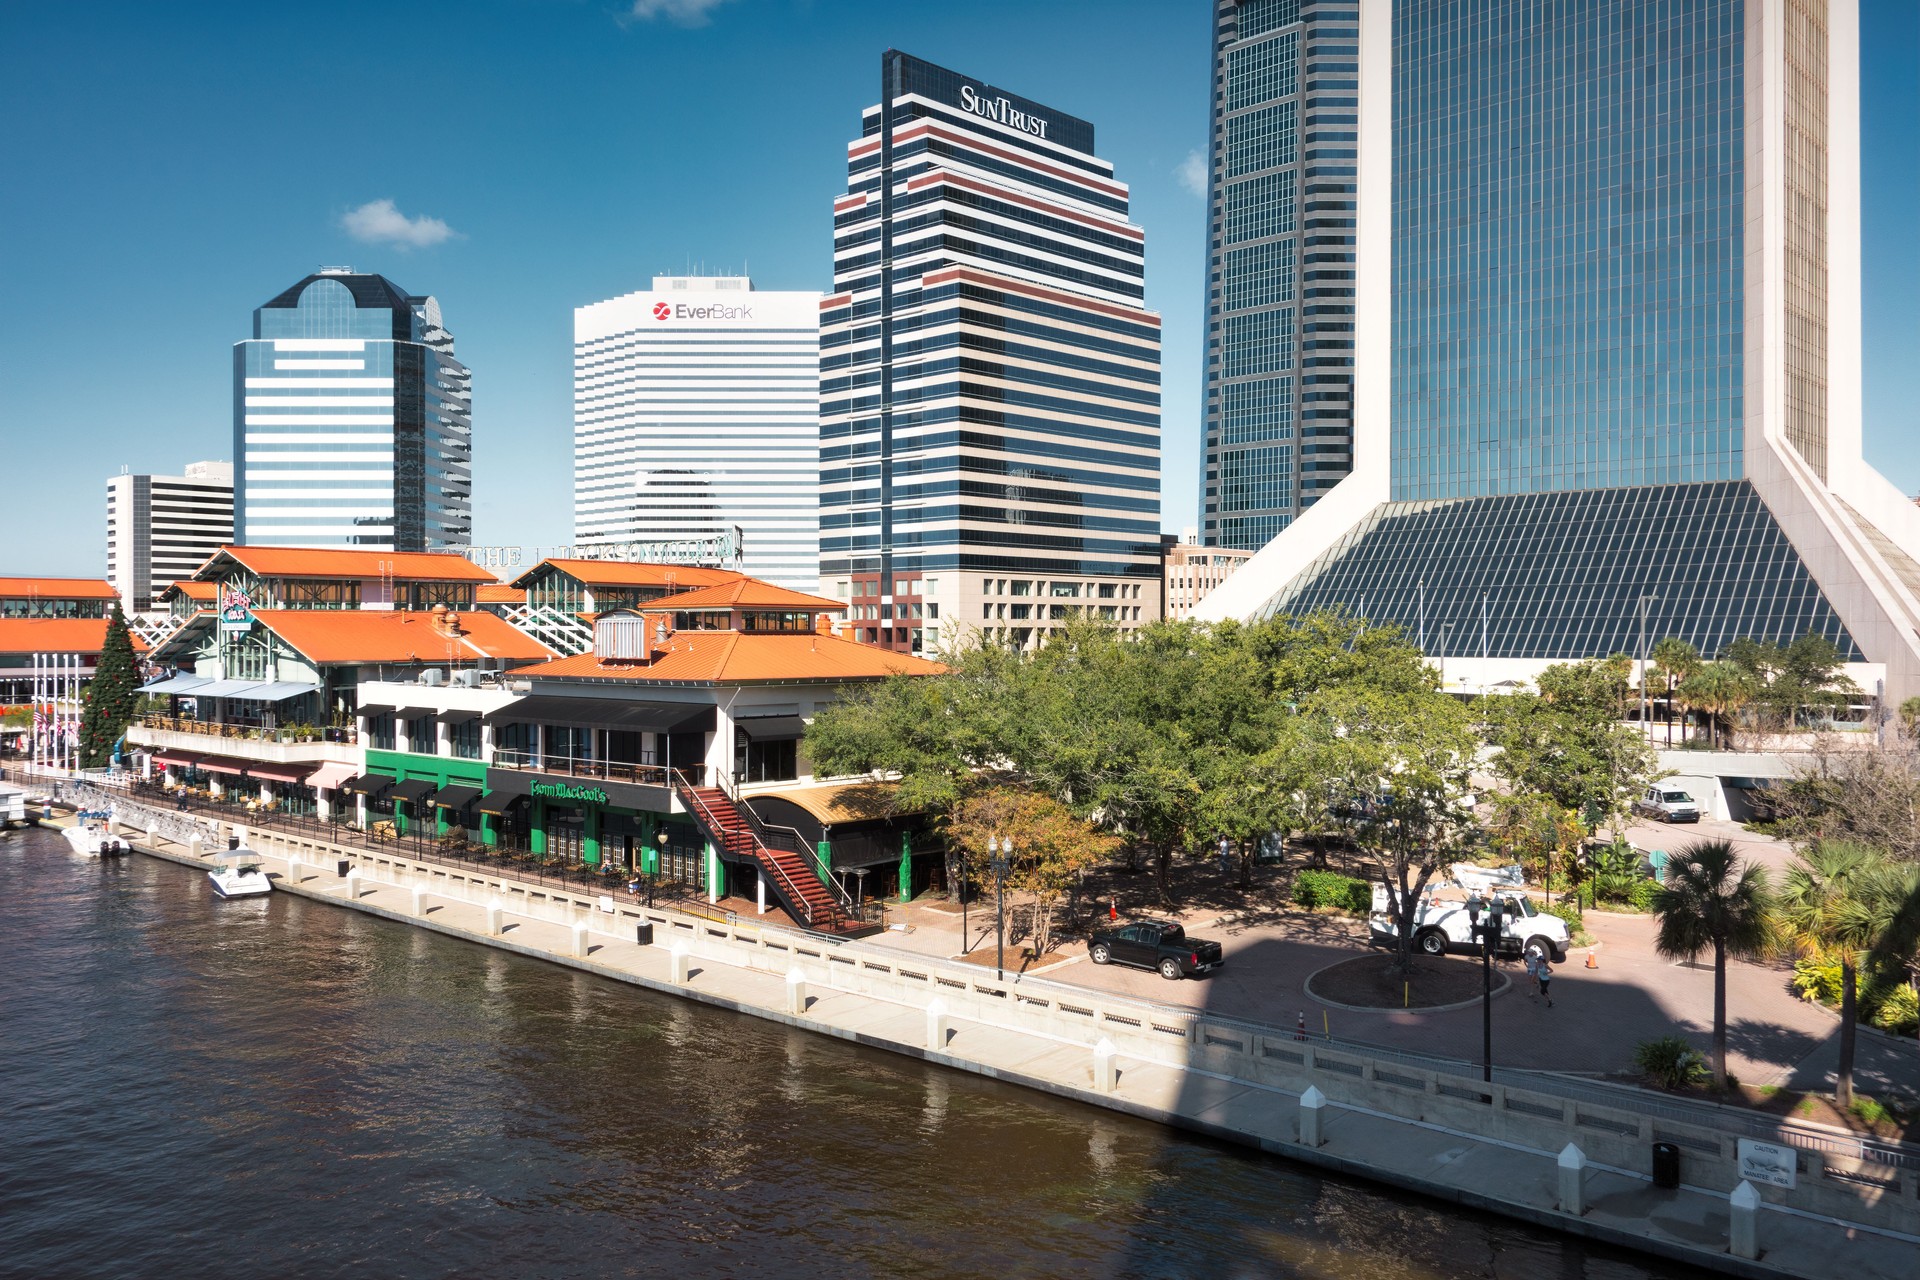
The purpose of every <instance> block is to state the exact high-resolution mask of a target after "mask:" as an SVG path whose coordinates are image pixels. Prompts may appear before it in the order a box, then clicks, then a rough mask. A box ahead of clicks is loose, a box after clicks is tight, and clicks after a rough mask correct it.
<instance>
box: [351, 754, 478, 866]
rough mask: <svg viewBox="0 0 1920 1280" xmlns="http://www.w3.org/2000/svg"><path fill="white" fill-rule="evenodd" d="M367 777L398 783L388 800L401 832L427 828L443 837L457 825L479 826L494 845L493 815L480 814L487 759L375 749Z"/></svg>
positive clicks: (391, 790) (388, 791)
mask: <svg viewBox="0 0 1920 1280" xmlns="http://www.w3.org/2000/svg"><path fill="white" fill-rule="evenodd" d="M367 776H369V777H381V778H391V779H393V782H392V785H390V786H389V787H388V788H387V790H386V794H385V797H383V798H390V799H391V800H392V802H393V826H394V830H395V831H397V832H398V833H399V834H401V835H406V834H407V833H408V832H409V831H411V830H413V829H415V828H416V827H421V829H422V830H431V831H432V832H433V834H434V835H435V836H443V835H446V834H447V832H448V831H449V830H450V829H452V828H453V827H466V828H469V829H471V828H472V827H473V826H475V825H477V826H478V828H479V837H480V841H481V842H482V843H484V844H492V843H493V842H494V839H493V832H492V830H491V829H490V826H489V823H488V821H487V818H488V815H486V814H484V813H481V812H479V811H478V803H477V802H478V801H479V799H480V797H481V795H482V793H483V792H484V790H485V788H486V780H487V766H486V765H485V764H484V763H482V762H481V761H479V760H460V759H455V758H453V757H451V756H428V755H417V754H415V753H413V752H409V751H374V750H369V751H368V752H367ZM422 824H425V825H424V826H422Z"/></svg>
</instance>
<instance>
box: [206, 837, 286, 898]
mask: <svg viewBox="0 0 1920 1280" xmlns="http://www.w3.org/2000/svg"><path fill="white" fill-rule="evenodd" d="M207 879H209V880H211V881H213V891H214V892H215V893H217V894H219V895H220V896H221V897H223V898H255V897H258V896H260V895H261V894H263V893H272V892H273V881H272V880H270V879H268V878H267V873H266V872H265V871H263V870H261V868H260V855H259V854H257V853H255V852H254V851H253V850H251V849H229V850H228V851H227V852H225V853H223V854H221V855H220V865H219V866H217V867H215V868H214V869H213V870H212V871H209V872H207Z"/></svg>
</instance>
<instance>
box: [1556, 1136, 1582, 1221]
mask: <svg viewBox="0 0 1920 1280" xmlns="http://www.w3.org/2000/svg"><path fill="white" fill-rule="evenodd" d="M1559 1166H1560V1212H1562V1213H1565V1214H1570V1215H1571V1216H1573V1217H1576V1218H1577V1217H1579V1216H1580V1215H1582V1214H1584V1213H1585V1212H1586V1211H1587V1156H1586V1153H1585V1152H1584V1151H1582V1150H1580V1148H1578V1147H1576V1146H1574V1145H1573V1144H1572V1143H1571V1142H1569V1143H1568V1144H1567V1145H1566V1146H1564V1147H1562V1148H1561V1149H1560V1159H1559Z"/></svg>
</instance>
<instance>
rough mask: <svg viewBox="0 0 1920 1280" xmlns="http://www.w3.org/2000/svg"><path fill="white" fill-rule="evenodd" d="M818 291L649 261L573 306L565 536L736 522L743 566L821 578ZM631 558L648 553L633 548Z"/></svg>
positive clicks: (690, 529) (806, 580) (788, 576)
mask: <svg viewBox="0 0 1920 1280" xmlns="http://www.w3.org/2000/svg"><path fill="white" fill-rule="evenodd" d="M819 373H820V295H819V294H818V293H817V292H770V291H764V290H755V289H754V287H753V282H752V281H750V280H748V279H747V278H746V277H744V276H656V277H655V278H654V281H653V288H652V289H651V290H649V291H643V292H640V293H629V294H626V295H624V296H622V297H618V298H613V299H610V300H609V301H606V302H596V303H594V304H592V305H591V306H585V307H579V308H577V309H576V310H575V311H574V313H573V458H574V462H573V540H574V542H575V543H576V544H577V545H579V546H581V547H589V546H591V547H607V546H608V544H614V543H621V544H625V543H655V542H684V541H688V540H691V539H701V538H714V537H719V536H721V535H722V534H724V533H725V532H726V531H727V530H728V529H729V528H734V527H737V528H738V529H740V531H741V533H742V535H743V542H744V545H745V554H744V556H743V557H742V559H741V561H740V564H739V568H740V569H741V570H742V571H743V572H745V573H747V574H749V575H751V576H753V577H756V578H762V579H765V580H766V581H769V582H777V583H780V584H781V585H783V586H788V587H793V588H795V589H797V590H802V591H813V590H815V589H816V585H817V583H818V581H819V578H820V499H819V480H820V377H819ZM638 558H646V557H645V556H644V555H643V556H640V557H638Z"/></svg>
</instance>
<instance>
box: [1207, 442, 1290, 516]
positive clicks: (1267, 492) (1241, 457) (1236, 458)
mask: <svg viewBox="0 0 1920 1280" xmlns="http://www.w3.org/2000/svg"><path fill="white" fill-rule="evenodd" d="M1220 501H1221V503H1222V504H1223V505H1224V506H1225V507H1226V508H1227V509H1228V510H1230V511H1247V510H1259V509H1268V510H1271V509H1274V508H1285V507H1291V506H1292V505H1293V446H1292V445H1284V444H1281V445H1262V446H1260V447H1257V448H1252V449H1229V450H1225V451H1223V452H1222V453H1221V454H1220Z"/></svg>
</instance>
